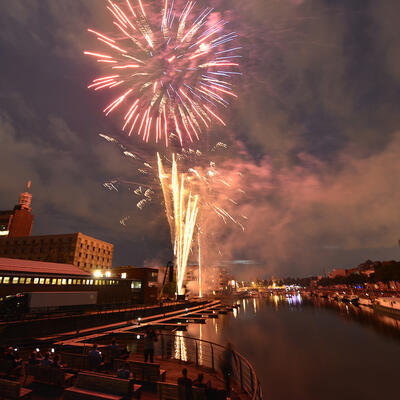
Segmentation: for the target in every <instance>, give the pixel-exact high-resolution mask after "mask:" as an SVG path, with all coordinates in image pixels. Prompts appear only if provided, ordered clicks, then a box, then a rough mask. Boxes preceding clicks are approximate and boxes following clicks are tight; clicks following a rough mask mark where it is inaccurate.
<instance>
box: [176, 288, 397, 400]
mask: <svg viewBox="0 0 400 400" xmlns="http://www.w3.org/2000/svg"><path fill="white" fill-rule="evenodd" d="M238 304H239V305H240V308H238V309H234V310H235V311H234V312H233V313H232V314H228V315H219V316H218V319H208V320H207V323H206V324H205V325H198V324H190V325H189V326H188V331H187V332H185V333H184V336H185V335H188V336H192V337H196V338H200V335H201V338H202V339H204V340H208V341H211V342H216V343H220V344H223V345H224V344H226V342H227V341H230V342H232V343H233V345H234V348H235V349H236V350H238V351H239V352H240V353H242V354H243V355H245V356H246V357H247V358H248V359H249V361H250V362H251V363H252V364H253V365H254V366H255V368H256V371H257V374H258V375H259V378H260V380H261V383H262V387H263V392H264V398H276V399H279V400H285V399H293V398H296V399H297V400H302V399H307V400H314V399H315V400H320V399H322V398H323V399H324V400H330V399H332V400H333V399H335V400H337V399H340V400H343V399H352V400H354V399H359V398H362V399H376V398H389V397H392V398H396V393H398V387H397V384H396V382H397V369H398V366H397V360H398V359H399V357H400V320H399V319H397V318H395V317H394V316H390V315H386V314H381V313H378V312H376V311H375V310H373V309H372V308H370V307H365V306H361V307H358V306H354V305H352V304H346V303H343V302H338V301H330V300H328V299H321V298H311V299H309V298H305V297H302V296H301V294H300V293H297V292H294V293H291V294H290V295H288V296H286V294H279V293H275V294H272V295H269V294H268V296H266V297H263V298H249V299H241V300H240V301H239V302H238ZM388 338H390V339H391V340H388ZM392 339H395V340H392ZM199 356H200V357H203V356H201V347H200V353H199ZM201 363H203V361H201Z"/></svg>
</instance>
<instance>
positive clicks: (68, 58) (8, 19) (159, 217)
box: [0, 0, 400, 277]
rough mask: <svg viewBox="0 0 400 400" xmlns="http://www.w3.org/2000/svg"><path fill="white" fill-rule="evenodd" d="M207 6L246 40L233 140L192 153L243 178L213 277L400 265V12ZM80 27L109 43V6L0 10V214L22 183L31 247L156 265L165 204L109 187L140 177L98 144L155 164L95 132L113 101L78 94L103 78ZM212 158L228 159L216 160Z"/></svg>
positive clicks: (34, 4)
mask: <svg viewBox="0 0 400 400" xmlns="http://www.w3.org/2000/svg"><path fill="white" fill-rule="evenodd" d="M148 3H156V1H155V0H152V1H150V0H149V1H148ZM160 3H161V1H160ZM200 3H202V4H203V3H204V4H207V2H206V1H204V0H201V1H200ZM210 3H212V5H213V6H215V8H216V10H217V11H218V12H219V13H221V15H222V16H223V17H224V18H228V19H230V20H231V29H234V30H235V31H237V32H238V33H239V34H240V39H239V43H240V45H241V46H243V50H242V55H243V59H242V61H241V71H242V72H243V77H242V79H240V80H238V81H237V83H236V90H237V92H238V93H240V96H239V99H238V100H237V101H236V102H233V104H232V107H231V108H230V109H229V110H227V111H226V113H225V114H224V116H225V119H226V120H227V122H228V124H227V125H228V126H227V127H226V128H223V129H222V128H220V127H218V126H213V127H212V129H211V131H210V132H209V134H208V135H205V136H203V140H202V142H201V143H200V144H199V145H198V147H199V148H200V149H201V150H202V152H203V153H204V154H208V155H209V157H210V159H213V157H215V159H213V160H214V161H215V162H216V164H217V167H221V168H222V170H226V171H230V173H232V171H235V172H240V174H238V176H241V179H240V182H237V183H238V184H240V185H241V187H242V189H243V190H244V191H245V192H246V194H245V195H244V196H243V198H241V201H240V203H239V205H237V206H236V207H237V208H236V210H235V211H234V212H235V214H236V215H240V216H245V217H246V218H247V219H246V223H245V224H244V225H245V231H244V232H242V230H241V229H238V227H237V226H236V225H235V226H231V225H229V224H228V225H225V224H223V222H222V221H221V223H220V226H219V227H218V228H216V227H215V225H213V229H214V230H215V235H214V237H215V240H216V241H217V242H218V246H215V244H214V247H210V249H209V252H208V260H209V262H216V260H218V259H221V260H223V261H225V262H226V261H227V260H238V259H241V260H252V261H251V262H250V263H247V264H243V263H242V264H236V267H235V270H236V272H239V271H240V272H243V273H245V274H246V275H248V276H250V275H252V274H256V275H257V276H259V277H268V276H270V275H271V274H273V275H275V276H284V275H297V276H305V275H309V274H312V273H322V272H324V271H328V270H330V269H332V268H333V267H349V266H353V265H356V264H359V263H361V262H362V261H364V260H366V259H367V258H370V259H375V260H376V259H379V260H385V259H386V260H387V259H399V258H400V249H399V247H398V239H400V230H399V227H400V190H399V177H400V162H399V158H400V157H399V154H400V113H399V110H398V106H399V104H400V25H399V23H398V16H399V15H400V2H397V1H393V0H379V1H376V0H375V1H374V0H359V1H356V0H335V1H331V0H313V1H311V0H248V1H243V0H225V1H224V0H214V1H213V0H210ZM88 27H92V28H94V29H96V28H97V29H99V30H100V31H103V32H108V31H109V30H111V28H110V18H109V14H108V13H107V12H106V9H105V1H102V0H2V1H1V2H0V76H1V79H0V146H1V147H0V148H1V157H0V209H9V208H12V206H13V205H14V204H15V203H16V201H17V198H18V194H19V193H20V192H21V191H22V190H23V189H24V186H25V184H26V182H27V180H31V181H32V188H31V192H32V194H33V213H34V215H35V222H34V228H33V232H32V233H33V234H49V233H70V232H77V231H80V232H83V233H85V234H88V235H92V236H94V237H96V238H99V239H103V240H106V241H109V242H111V243H113V244H114V245H115V253H114V265H121V264H131V265H138V266H142V265H144V264H145V265H148V264H160V263H165V262H166V261H167V260H168V259H170V257H171V244H170V237H169V230H168V225H167V221H166V218H165V214H164V211H163V206H162V204H161V201H160V200H159V199H157V198H156V197H155V198H154V199H153V201H152V203H151V204H149V205H148V206H146V207H144V209H143V210H139V209H138V207H137V206H136V203H137V199H136V198H135V196H134V195H133V194H132V190H131V188H133V186H131V187H130V188H129V187H128V186H127V185H120V186H119V187H118V188H119V191H118V192H117V191H115V190H109V189H107V188H106V187H104V186H103V183H104V182H108V181H110V180H112V179H114V178H119V179H120V181H121V180H128V181H137V180H140V182H146V177H143V175H140V173H139V172H138V171H137V169H138V166H137V165H136V164H134V163H133V160H132V159H131V158H129V157H126V156H124V155H123V154H122V152H121V149H120V148H119V147H118V146H117V145H115V144H114V143H108V142H107V141H106V140H104V139H103V138H101V137H100V136H99V133H103V134H106V135H109V136H112V137H115V138H117V139H118V140H119V141H120V142H121V143H124V145H125V146H126V147H127V148H128V149H129V150H131V151H132V152H139V153H140V154H141V155H142V156H143V158H144V159H146V160H148V162H149V163H150V164H154V160H155V151H156V150H163V148H162V147H161V146H160V147H157V146H145V145H143V144H142V143H141V142H140V140H137V139H136V138H134V139H131V140H129V141H128V140H126V138H124V136H123V135H122V134H121V132H120V130H119V128H120V124H119V120H118V119H117V118H115V117H111V118H105V117H104V115H103V113H102V112H101V110H102V109H103V108H104V105H106V104H108V103H109V100H110V95H109V94H107V92H104V93H100V94H96V95H95V94H93V93H92V92H90V91H89V90H88V89H87V85H88V84H89V83H90V81H91V80H92V79H93V78H94V77H96V76H97V75H98V74H99V73H100V70H99V68H98V66H97V65H95V64H96V63H94V62H93V60H92V59H89V58H88V57H85V56H84V55H83V51H84V50H95V46H96V45H95V39H94V38H93V36H90V35H89V34H88V33H87V31H86V29H87V28H88ZM99 49H100V47H99ZM218 142H223V143H225V144H227V146H228V148H227V149H225V150H223V151H219V152H214V153H215V154H214V153H213V152H211V151H210V149H212V148H213V146H214V145H215V144H216V143H218ZM192 147H193V148H197V146H192ZM149 182H150V178H149ZM149 184H150V183H149ZM151 184H152V183H151ZM128 216H129V219H126V220H125V221H126V225H125V226H124V225H123V224H121V223H120V220H121V219H122V218H124V217H128ZM218 251H219V252H221V255H220V256H218V257H217V252H218ZM213 252H215V257H213ZM218 254H219V253H218Z"/></svg>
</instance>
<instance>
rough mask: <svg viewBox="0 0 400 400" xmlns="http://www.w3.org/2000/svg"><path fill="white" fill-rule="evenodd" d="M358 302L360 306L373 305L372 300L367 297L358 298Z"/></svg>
mask: <svg viewBox="0 0 400 400" xmlns="http://www.w3.org/2000/svg"><path fill="white" fill-rule="evenodd" d="M358 304H359V305H360V306H367V307H372V300H371V299H367V298H366V297H360V298H359V299H358Z"/></svg>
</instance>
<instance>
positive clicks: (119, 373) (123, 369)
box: [117, 363, 131, 379]
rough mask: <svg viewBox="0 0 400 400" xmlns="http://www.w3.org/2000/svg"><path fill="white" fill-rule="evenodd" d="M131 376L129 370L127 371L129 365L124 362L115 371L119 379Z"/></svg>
mask: <svg viewBox="0 0 400 400" xmlns="http://www.w3.org/2000/svg"><path fill="white" fill-rule="evenodd" d="M130 377H131V371H129V365H128V364H127V363H125V364H124V365H123V366H122V367H121V368H119V369H118V371H117V378H121V379H129V378H130Z"/></svg>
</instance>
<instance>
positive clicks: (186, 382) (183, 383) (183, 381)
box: [178, 368, 193, 400]
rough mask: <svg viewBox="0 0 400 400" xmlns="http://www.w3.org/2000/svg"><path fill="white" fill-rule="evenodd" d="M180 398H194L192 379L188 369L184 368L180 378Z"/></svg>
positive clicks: (182, 399)
mask: <svg viewBox="0 0 400 400" xmlns="http://www.w3.org/2000/svg"><path fill="white" fill-rule="evenodd" d="M178 386H179V400H191V399H192V397H193V396H192V394H193V393H192V380H191V379H189V378H188V377H187V369H186V368H183V370H182V376H181V377H180V378H178Z"/></svg>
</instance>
